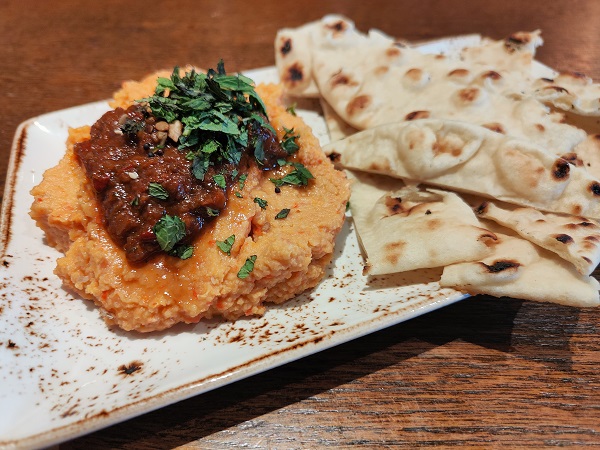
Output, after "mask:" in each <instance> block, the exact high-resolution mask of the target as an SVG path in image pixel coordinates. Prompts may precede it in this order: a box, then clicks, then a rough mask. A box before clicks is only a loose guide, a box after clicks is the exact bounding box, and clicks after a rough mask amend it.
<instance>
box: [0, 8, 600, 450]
mask: <svg viewBox="0 0 600 450" xmlns="http://www.w3.org/2000/svg"><path fill="white" fill-rule="evenodd" d="M331 12H337V13H342V14H345V15H347V16H349V17H351V18H352V19H354V20H355V22H356V24H357V26H358V27H359V28H360V29H362V30H366V29H368V28H371V27H376V28H379V29H381V30H383V31H384V32H386V33H389V34H391V35H394V36H398V37H402V38H405V39H408V40H421V39H429V38H435V37H441V36H446V35H453V34H465V33H473V32H476V33H482V34H484V35H488V36H491V37H494V38H500V37H503V36H505V35H508V34H510V33H512V32H514V31H517V30H532V29H537V28H540V29H542V30H543V36H544V38H545V41H546V43H545V45H544V47H543V48H542V49H541V50H540V51H539V53H538V59H540V60H541V61H543V62H545V63H547V64H549V65H551V66H553V67H555V68H557V69H561V70H578V71H582V72H585V73H587V74H589V75H591V76H593V77H594V78H597V79H600V39H599V38H600V31H598V30H599V28H598V26H597V24H598V19H600V2H596V1H594V0H588V1H583V0H579V1H576V0H565V1H548V0H542V1H533V0H529V1H527V2H524V1H521V0H501V1H494V2H492V1H484V0H481V1H460V2H459V1H444V0H410V1H376V2H366V1H364V0H360V1H359V0H352V1H330V2H323V1H315V0H303V1H298V0H296V1H293V2H292V1H287V0H278V1H269V2H260V3H259V2H248V1H222V2H203V1H179V2H176V3H171V2H145V1H142V0H129V1H122V2H121V1H114V0H112V1H103V2H92V1H88V2H78V1H65V0H63V1H61V2H39V1H34V0H18V1H15V0H3V1H2V2H0V62H1V66H0V67H1V69H0V86H2V87H1V90H0V115H1V119H2V120H1V121H0V123H1V126H0V151H1V152H2V153H1V158H0V180H1V181H2V182H3V181H4V178H5V176H6V168H7V161H8V155H9V150H10V146H11V140H12V138H13V134H14V132H15V129H16V127H17V125H18V124H19V123H20V122H22V121H23V120H25V119H27V118H29V117H32V116H36V115H38V114H42V113H45V112H49V111H53V110H57V109H62V108H66V107H70V106H76V105H80V104H83V103H87V102H92V101H96V100H99V99H104V98H107V97H109V96H110V95H111V93H112V92H113V91H114V90H115V89H116V88H118V86H119V85H120V82H121V80H125V79H137V78H140V77H142V76H143V75H145V74H147V73H149V72H151V71H154V70H156V69H159V68H169V67H172V66H173V65H176V64H180V65H181V64H187V63H190V64H195V65H198V66H203V67H207V66H214V64H215V63H216V61H218V59H219V58H224V59H225V61H226V62H227V66H228V69H229V70H243V69H248V68H254V67H261V66H268V65H272V64H273V62H274V56H273V48H272V47H273V45H272V42H273V38H274V35H275V33H276V31H277V30H278V29H279V28H282V27H286V26H297V25H300V24H302V23H305V22H307V21H310V20H315V19H318V18H320V17H321V16H323V15H324V14H327V13H331ZM599 326H600V311H598V310H578V309H574V308H566V307H561V306H556V305H548V304H534V303H530V302H521V301H518V300H512V299H494V298H491V297H485V296H479V297H474V298H471V299H469V300H466V301H463V302H461V303H458V304H456V305H453V306H451V307H448V308H445V309H443V310H440V311H438V312H435V313H432V314H429V315H427V316H424V317H420V318H417V319H415V320H412V321H410V322H407V323H404V324H401V325H398V326H395V327H392V328H389V329H387V330H384V331H381V332H378V333H375V334H372V335H369V336H367V337H364V338H362V339H358V340H356V341H353V342H350V343H348V344H345V345H342V346H339V347H337V348H334V349H331V350H328V351H326V352H322V353H320V354H317V355H314V356H311V357H308V358H305V359H302V360H300V361H297V362H294V363H291V364H288V365H286V366H283V367H280V368H278V369H275V370H271V371H269V372H266V373H264V374H261V375H257V376H254V377H252V378H250V379H247V380H244V381H241V382H237V383H235V384H233V385H230V386H227V387H224V388H221V389H218V390H216V391H213V392H209V393H207V394H204V395H200V396H198V397H195V398H192V399H190V400H186V401H183V402H180V403H177V404H175V405H172V406H170V407H166V408H163V409H161V410H158V411H155V412H152V413H148V414H146V415H144V416H141V417H139V418H136V419H132V420H129V421H127V422H124V423H122V424H119V425H115V426H112V427H110V428H107V429H104V430H101V431H98V432H96V433H93V434H91V435H88V436H85V437H82V438H79V439H76V440H73V441H71V442H68V443H64V444H61V446H60V448H61V449H63V448H64V449H79V448H86V449H91V448H130V449H153V448H173V447H177V446H187V447H191V448H203V449H211V448H215V449H221V448H228V447H234V448H242V447H243V448H277V449H280V448H298V449H300V448H324V447H350V446H354V447H357V448H387V447H395V446H400V447H402V446H404V447H408V448H414V447H417V446H439V447H450V446H462V447H474V448H493V447H501V446H507V447H513V448H514V447H525V446H531V447H552V446H569V447H581V446H585V445H590V446H591V445H598V444H599V443H600V374H599V372H600V371H599V370H598V362H599V360H600V352H599V348H600V344H599V337H600V331H599Z"/></svg>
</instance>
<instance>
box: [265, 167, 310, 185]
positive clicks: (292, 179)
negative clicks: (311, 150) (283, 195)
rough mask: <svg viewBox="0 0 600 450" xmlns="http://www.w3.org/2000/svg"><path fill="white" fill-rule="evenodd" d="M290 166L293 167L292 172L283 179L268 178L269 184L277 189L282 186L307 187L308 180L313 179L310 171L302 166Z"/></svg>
mask: <svg viewBox="0 0 600 450" xmlns="http://www.w3.org/2000/svg"><path fill="white" fill-rule="evenodd" d="M290 165H291V166H294V170H293V171H291V172H290V173H288V174H287V175H286V176H284V177H283V178H269V180H271V182H272V183H273V184H274V185H275V186H277V187H279V186H283V185H284V184H290V185H294V186H306V185H308V180H310V179H311V178H314V176H313V175H312V173H310V171H309V170H308V169H307V168H306V167H304V166H303V165H302V164H300V163H295V162H292V163H290Z"/></svg>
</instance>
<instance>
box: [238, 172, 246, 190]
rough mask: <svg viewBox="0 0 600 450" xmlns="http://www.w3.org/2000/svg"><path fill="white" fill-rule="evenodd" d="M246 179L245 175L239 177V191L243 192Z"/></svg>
mask: <svg viewBox="0 0 600 450" xmlns="http://www.w3.org/2000/svg"><path fill="white" fill-rule="evenodd" d="M246 178H248V174H247V173H244V174H242V175H240V179H239V184H240V191H243V190H244V186H245V185H246Z"/></svg>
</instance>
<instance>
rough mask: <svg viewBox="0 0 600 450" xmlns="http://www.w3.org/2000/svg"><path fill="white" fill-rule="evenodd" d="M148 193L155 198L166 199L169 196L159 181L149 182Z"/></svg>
mask: <svg viewBox="0 0 600 450" xmlns="http://www.w3.org/2000/svg"><path fill="white" fill-rule="evenodd" d="M148 194H150V196H151V197H154V198H157V199H159V200H166V199H168V198H169V193H168V192H167V190H166V189H165V188H164V187H163V186H162V184H160V183H154V182H151V183H149V184H148Z"/></svg>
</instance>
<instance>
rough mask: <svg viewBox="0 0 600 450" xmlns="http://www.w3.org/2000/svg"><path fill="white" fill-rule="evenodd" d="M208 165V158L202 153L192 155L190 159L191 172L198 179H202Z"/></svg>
mask: <svg viewBox="0 0 600 450" xmlns="http://www.w3.org/2000/svg"><path fill="white" fill-rule="evenodd" d="M209 167H210V160H209V159H208V157H206V156H205V155H204V154H200V155H197V156H194V159H193V160H192V174H193V175H194V177H196V178H197V179H198V180H200V181H203V180H204V176H205V175H206V172H207V171H208V168H209Z"/></svg>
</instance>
